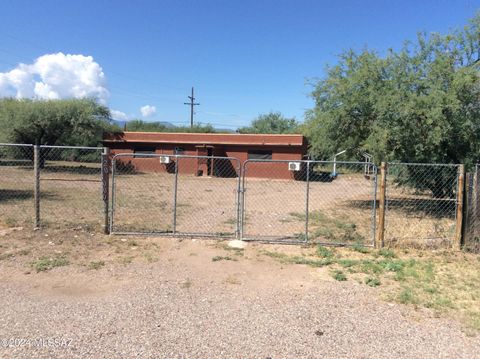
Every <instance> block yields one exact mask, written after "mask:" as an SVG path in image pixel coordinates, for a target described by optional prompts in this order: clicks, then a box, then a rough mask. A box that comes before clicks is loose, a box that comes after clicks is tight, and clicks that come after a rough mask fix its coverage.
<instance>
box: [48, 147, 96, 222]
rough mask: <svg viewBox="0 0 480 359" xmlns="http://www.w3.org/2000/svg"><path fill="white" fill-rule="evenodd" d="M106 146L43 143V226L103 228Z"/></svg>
mask: <svg viewBox="0 0 480 359" xmlns="http://www.w3.org/2000/svg"><path fill="white" fill-rule="evenodd" d="M102 150H103V149H102V148H97V147H65V146H40V154H39V167H40V203H41V204H40V219H41V224H42V226H47V227H50V228H52V227H54V228H61V227H63V228H65V227H66V228H78V229H87V230H100V229H101V226H102V225H103V221H102V213H103V200H102V184H101V158H102Z"/></svg>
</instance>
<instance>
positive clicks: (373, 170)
mask: <svg viewBox="0 0 480 359" xmlns="http://www.w3.org/2000/svg"><path fill="white" fill-rule="evenodd" d="M289 162H299V163H301V166H302V164H304V165H306V179H305V184H306V185H305V232H304V233H303V234H304V240H292V238H295V237H293V236H290V235H285V236H276V237H265V236H264V237H259V236H254V237H248V236H246V235H245V214H246V195H245V193H246V191H247V189H248V188H247V187H246V183H245V179H246V177H247V171H246V168H247V166H248V164H249V163H287V164H288V163H289ZM315 164H323V165H332V166H334V167H335V166H337V165H358V166H359V167H362V166H363V168H364V169H365V173H366V174H367V172H368V174H369V175H373V176H374V179H373V184H372V200H373V205H372V212H371V244H366V245H365V246H368V247H374V246H375V236H376V222H377V221H376V213H377V184H378V178H377V177H378V169H377V166H376V165H375V164H374V163H372V162H368V163H367V162H357V161H315V160H264V159H255V160H246V161H245V162H243V164H242V186H241V189H240V191H241V209H240V212H241V217H239V218H240V220H241V223H240V238H241V239H242V240H244V241H256V242H261V243H282V244H305V243H308V242H309V235H308V230H309V212H310V182H311V181H310V168H311V167H313V165H315ZM295 181H297V180H295ZM315 243H317V244H320V245H325V246H351V245H354V244H349V243H332V242H315Z"/></svg>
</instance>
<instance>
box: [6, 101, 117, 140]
mask: <svg viewBox="0 0 480 359" xmlns="http://www.w3.org/2000/svg"><path fill="white" fill-rule="evenodd" d="M109 115H110V112H109V110H108V108H107V107H105V106H103V105H100V104H99V103H97V102H96V101H95V100H92V99H68V100H47V101H43V100H27V99H24V100H16V99H1V100H0V139H1V140H2V141H6V142H15V143H31V144H41V145H70V146H96V145H98V144H100V143H101V141H102V135H103V131H106V130H113V129H114V128H115V127H114V126H112V125H111V124H110V122H109Z"/></svg>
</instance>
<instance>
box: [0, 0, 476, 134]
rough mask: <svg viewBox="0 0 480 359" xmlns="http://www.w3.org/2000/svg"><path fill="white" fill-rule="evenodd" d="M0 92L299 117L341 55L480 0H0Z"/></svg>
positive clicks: (435, 22) (387, 43)
mask: <svg viewBox="0 0 480 359" xmlns="http://www.w3.org/2000/svg"><path fill="white" fill-rule="evenodd" d="M0 4H1V9H2V10H1V11H0V96H3V97H19V98H20V97H27V98H71V97H84V96H89V97H95V98H97V99H98V100H99V101H100V102H101V103H103V104H105V105H107V106H108V107H109V108H110V109H111V111H112V116H113V117H114V118H116V119H118V120H125V119H127V120H128V119H133V118H138V119H142V120H146V121H167V122H171V123H173V124H175V125H188V124H189V121H190V112H189V111H190V109H189V107H188V106H186V105H184V102H188V101H189V100H188V98H187V96H188V95H190V91H191V87H192V86H194V87H195V97H196V102H199V103H200V105H199V106H196V108H195V110H196V113H195V122H196V123H202V124H206V123H210V124H212V125H214V126H215V127H217V128H229V129H235V128H237V127H239V126H245V125H248V124H249V123H250V122H251V121H252V120H253V119H254V118H255V117H257V116H258V115H259V114H265V113H268V112H270V111H279V112H281V113H282V114H283V115H284V116H287V117H295V118H296V119H297V120H299V121H302V120H303V119H304V113H305V111H306V110H308V109H311V108H312V107H313V105H314V103H313V100H312V99H311V98H310V97H309V93H310V92H311V90H312V87H311V83H312V81H315V79H319V78H322V77H323V76H324V75H325V69H326V66H327V65H334V64H335V63H336V61H337V58H338V55H339V54H340V53H341V52H342V51H344V50H346V49H349V48H353V49H356V50H361V49H363V48H365V47H368V48H369V49H372V50H376V51H378V53H379V54H385V52H386V51H387V50H388V49H389V48H393V49H398V48H400V47H401V46H402V44H403V42H404V41H405V40H415V37H416V34H417V32H418V31H426V32H427V33H430V32H440V33H445V32H448V31H449V30H452V29H456V28H459V27H462V26H464V25H465V24H466V23H467V21H468V19H470V18H472V17H473V16H474V14H475V13H476V12H477V10H479V9H480V0H478V1H473V0H457V1H447V0H436V1H435V0H417V1H412V0H398V1H397V0H395V1H394V0H383V1H380V0H378V1H373V0H357V1H353V0H349V1H346V0H337V1H333V0H332V1H326V0H324V1H322V0H316V1H314V0H312V1H303V0H276V1H271V0H256V1H251V0H242V1H229V0H223V1H221V0H216V1H213V0H203V1H193V0H184V1H175V0H171V1H170V0H164V1H162V0H157V1H146V0H145V1H142V0H136V1H133V0H130V1H123V0H116V1H113V0H110V1H106V0H95V1H90V0H82V1H80V0H77V1H61V0H56V1H53V0H42V1H36V0H30V1H23V0H0Z"/></svg>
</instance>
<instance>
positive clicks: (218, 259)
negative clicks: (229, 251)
mask: <svg viewBox="0 0 480 359" xmlns="http://www.w3.org/2000/svg"><path fill="white" fill-rule="evenodd" d="M218 261H236V259H235V258H232V257H229V256H215V257H213V258H212V262H218Z"/></svg>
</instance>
